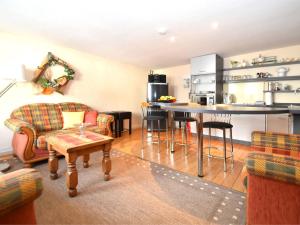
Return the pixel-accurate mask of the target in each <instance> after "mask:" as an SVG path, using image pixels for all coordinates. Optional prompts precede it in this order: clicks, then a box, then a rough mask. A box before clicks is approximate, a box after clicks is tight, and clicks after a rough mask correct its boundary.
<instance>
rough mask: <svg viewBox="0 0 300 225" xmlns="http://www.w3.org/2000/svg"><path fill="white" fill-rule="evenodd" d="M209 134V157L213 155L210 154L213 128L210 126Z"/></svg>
mask: <svg viewBox="0 0 300 225" xmlns="http://www.w3.org/2000/svg"><path fill="white" fill-rule="evenodd" d="M208 135H209V146H208V157H212V156H211V154H210V149H211V128H210V127H209V128H208Z"/></svg>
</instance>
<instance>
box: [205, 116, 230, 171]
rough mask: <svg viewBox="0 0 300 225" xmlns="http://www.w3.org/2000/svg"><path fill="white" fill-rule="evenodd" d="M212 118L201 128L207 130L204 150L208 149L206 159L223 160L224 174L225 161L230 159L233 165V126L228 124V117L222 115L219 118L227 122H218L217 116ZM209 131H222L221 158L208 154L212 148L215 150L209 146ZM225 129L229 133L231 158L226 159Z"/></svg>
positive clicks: (225, 169)
mask: <svg viewBox="0 0 300 225" xmlns="http://www.w3.org/2000/svg"><path fill="white" fill-rule="evenodd" d="M214 117H215V119H214V120H212V121H207V122H204V123H203V128H208V129H209V146H208V147H206V148H208V157H211V158H212V157H213V158H223V159H224V172H226V171H227V164H226V160H227V159H228V158H231V163H232V165H233V142H232V127H233V125H232V124H231V123H230V119H231V117H230V115H225V114H223V116H221V117H223V119H224V120H228V121H218V120H217V115H214ZM211 129H219V130H222V131H223V157H219V156H215V155H211V154H210V150H211V149H212V148H216V147H212V146H211ZM226 129H229V131H230V144H231V156H228V157H227V156H226Z"/></svg>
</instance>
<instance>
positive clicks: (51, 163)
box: [48, 145, 58, 180]
mask: <svg viewBox="0 0 300 225" xmlns="http://www.w3.org/2000/svg"><path fill="white" fill-rule="evenodd" d="M48 151H49V160H48V167H49V171H50V178H51V179H52V180H55V179H57V177H58V175H57V169H58V159H57V157H56V151H55V150H53V148H52V146H51V145H48Z"/></svg>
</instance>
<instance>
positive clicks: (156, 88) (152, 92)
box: [147, 83, 169, 131]
mask: <svg viewBox="0 0 300 225" xmlns="http://www.w3.org/2000/svg"><path fill="white" fill-rule="evenodd" d="M168 92H169V91H168V84H167V83H148V87H147V101H148V102H150V103H151V102H158V99H159V98H160V96H167V95H168ZM148 114H149V115H152V116H166V117H167V116H168V113H167V112H166V111H164V110H162V109H160V107H159V106H154V107H152V108H150V109H149V110H148ZM147 128H148V130H149V131H150V130H151V122H150V121H147ZM157 129H158V124H157V122H156V121H154V122H153V130H154V131H156V130H157ZM160 130H161V131H164V130H166V121H165V120H164V121H161V123H160Z"/></svg>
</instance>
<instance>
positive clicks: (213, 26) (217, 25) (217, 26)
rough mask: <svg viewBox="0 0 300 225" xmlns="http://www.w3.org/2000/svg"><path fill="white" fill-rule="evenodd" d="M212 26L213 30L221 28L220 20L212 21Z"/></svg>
mask: <svg viewBox="0 0 300 225" xmlns="http://www.w3.org/2000/svg"><path fill="white" fill-rule="evenodd" d="M211 28H212V29H213V30H216V29H218V28H219V22H216V21H215V22H212V23H211Z"/></svg>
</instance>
